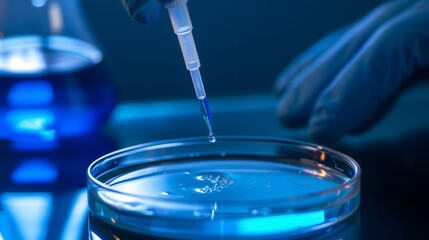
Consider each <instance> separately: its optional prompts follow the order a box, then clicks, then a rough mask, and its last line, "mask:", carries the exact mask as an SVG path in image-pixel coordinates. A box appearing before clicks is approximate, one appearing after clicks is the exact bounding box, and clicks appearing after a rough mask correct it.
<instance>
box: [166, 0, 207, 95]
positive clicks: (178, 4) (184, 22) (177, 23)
mask: <svg viewBox="0 0 429 240" xmlns="http://www.w3.org/2000/svg"><path fill="white" fill-rule="evenodd" d="M186 2H187V0H176V1H173V2H171V3H169V4H166V8H167V9H168V13H169V15H170V19H171V23H172V24H173V28H174V32H175V33H176V35H177V37H178V38H179V43H180V48H181V49H182V53H183V58H184V59H185V64H186V68H187V69H188V70H189V71H190V72H191V77H192V82H193V84H194V88H195V93H196V95H197V98H198V99H200V100H203V99H205V98H206V92H205V90H204V84H203V81H202V79H201V73H200V70H199V68H200V66H201V64H200V59H199V58H198V52H197V48H196V46H195V41H194V36H193V35H192V23H191V18H190V17H189V12H188V7H187V6H186Z"/></svg>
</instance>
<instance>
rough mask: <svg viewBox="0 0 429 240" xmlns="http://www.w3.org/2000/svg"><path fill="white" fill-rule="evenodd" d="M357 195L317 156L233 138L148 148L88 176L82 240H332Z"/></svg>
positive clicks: (117, 156)
mask: <svg viewBox="0 0 429 240" xmlns="http://www.w3.org/2000/svg"><path fill="white" fill-rule="evenodd" d="M359 193H360V168H359V166H358V165H357V163H356V162H355V161H353V160H352V159H351V158H350V157H348V156H346V155H343V154H341V153H338V152H336V151H333V150H330V149H327V148H324V147H321V146H316V145H312V144H307V143H303V142H298V141H291V140H286V139H279V138H263V137H240V136H238V137H220V138H219V140H218V141H217V142H215V143H209V142H208V141H207V139H206V138H188V139H177V140H168V141H160V142H154V143H147V144H142V145H137V146H133V147H129V148H125V149H123V150H119V151H116V152H114V153H111V154H108V155H106V156H104V157H102V158H100V159H98V160H96V161H95V162H94V163H93V164H91V166H90V167H89V169H88V198H89V201H88V202H89V208H90V213H89V230H90V239H93V240H99V239H103V240H110V239H277V240H279V239H286V238H287V239H289V238H301V237H309V238H310V237H315V238H317V239H333V238H334V237H333V236H332V235H331V234H332V233H333V232H334V231H333V230H334V229H335V225H337V226H338V224H336V223H340V222H342V220H345V219H346V218H348V217H349V216H351V214H352V213H353V212H355V211H356V210H357V208H358V206H359V201H360V196H359ZM352 226H356V225H355V224H352ZM352 229H356V228H355V227H352ZM353 232H354V230H353ZM338 234H345V233H344V232H341V233H338ZM346 234H347V235H350V234H349V232H347V233H346ZM339 236H340V235H339ZM350 236H355V235H354V234H351V235H350ZM357 236H358V235H357ZM325 237H326V238H325ZM351 239H355V238H351Z"/></svg>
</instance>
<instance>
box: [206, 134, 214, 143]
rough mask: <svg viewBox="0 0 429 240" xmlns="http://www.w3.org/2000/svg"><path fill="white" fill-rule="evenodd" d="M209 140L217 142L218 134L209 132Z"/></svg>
mask: <svg viewBox="0 0 429 240" xmlns="http://www.w3.org/2000/svg"><path fill="white" fill-rule="evenodd" d="M208 138H209V142H211V143H214V142H216V135H215V134H214V133H210V134H209V137H208Z"/></svg>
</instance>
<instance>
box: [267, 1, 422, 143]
mask: <svg viewBox="0 0 429 240" xmlns="http://www.w3.org/2000/svg"><path fill="white" fill-rule="evenodd" d="M427 66H429V1H428V0H424V1H422V0H421V1H392V2H387V3H384V4H382V5H380V6H379V7H378V8H376V9H375V10H373V11H372V12H371V13H369V14H368V15H367V16H365V17H364V18H363V19H361V20H360V21H358V22H356V23H354V24H353V25H352V26H350V27H348V28H345V29H341V30H339V31H337V32H335V33H333V34H331V35H328V36H327V37H325V38H324V39H322V40H320V41H319V42H318V43H316V44H315V45H314V46H313V47H311V48H310V49H309V50H307V51H306V52H304V53H303V54H302V55H301V56H299V57H298V58H297V59H296V60H295V61H293V62H292V63H291V64H290V65H289V66H288V67H287V68H286V69H285V70H284V71H283V72H282V73H281V74H280V76H279V78H278V79H277V81H276V84H275V90H276V91H277V92H278V93H279V95H280V96H281V97H280V101H279V103H278V115H279V117H280V119H281V120H282V122H283V123H284V124H285V125H287V126H302V125H305V124H309V131H310V136H311V137H312V138H313V139H314V140H316V141H318V142H323V143H330V142H333V141H336V140H338V139H340V138H341V137H342V136H344V135H345V134H348V133H354V132H360V131H363V130H366V129H367V128H368V127H370V126H371V125H373V124H374V123H375V122H376V121H377V120H378V119H379V117H380V116H381V115H382V114H383V113H384V112H385V111H386V109H388V107H389V106H390V105H391V103H392V102H393V100H394V99H395V97H396V96H397V95H398V93H399V92H400V91H401V89H403V88H404V87H405V86H406V85H409V84H410V83H411V81H412V80H414V79H415V77H416V76H417V75H418V74H417V73H420V74H421V73H422V69H426V70H427V69H428V68H427ZM425 67H426V68H425ZM426 73H428V72H427V71H426Z"/></svg>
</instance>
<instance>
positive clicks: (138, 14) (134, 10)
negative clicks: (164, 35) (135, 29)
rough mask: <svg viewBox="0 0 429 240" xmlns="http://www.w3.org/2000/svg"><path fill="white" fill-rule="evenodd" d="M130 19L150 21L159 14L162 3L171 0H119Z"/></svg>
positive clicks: (154, 19) (142, 21) (143, 21)
mask: <svg viewBox="0 0 429 240" xmlns="http://www.w3.org/2000/svg"><path fill="white" fill-rule="evenodd" d="M121 1H122V4H123V5H124V7H125V9H126V10H127V12H128V14H129V15H130V17H131V18H132V19H134V20H135V21H137V22H139V23H151V22H154V21H156V20H157V19H158V18H159V16H160V15H161V11H162V9H163V3H167V2H171V1H172V0H121Z"/></svg>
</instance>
